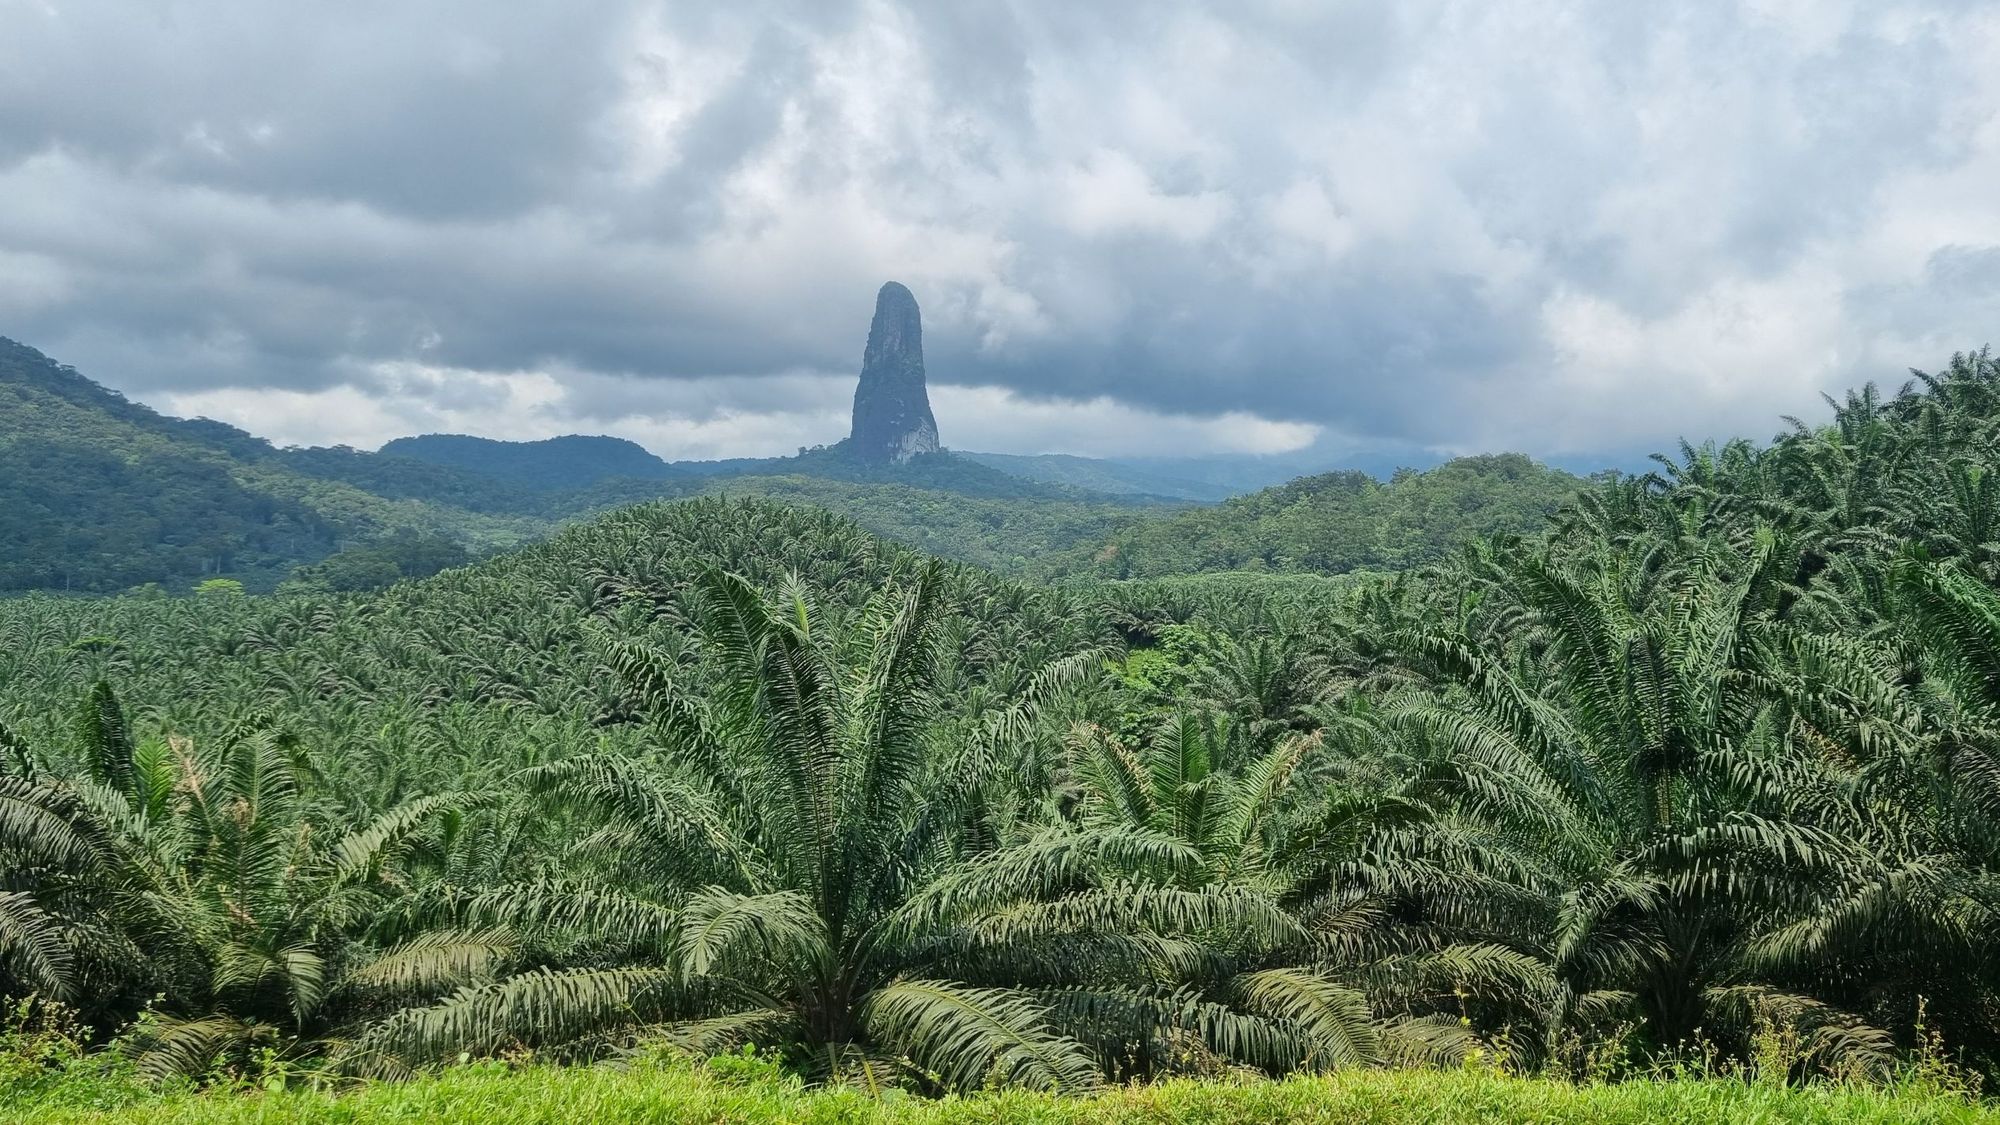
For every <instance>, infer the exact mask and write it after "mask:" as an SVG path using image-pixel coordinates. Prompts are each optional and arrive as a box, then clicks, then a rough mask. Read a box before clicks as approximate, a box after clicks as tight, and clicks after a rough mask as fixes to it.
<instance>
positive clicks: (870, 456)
mask: <svg viewBox="0 0 2000 1125" xmlns="http://www.w3.org/2000/svg"><path fill="white" fill-rule="evenodd" d="M847 444H848V447H849V448H850V449H851V450H853V452H854V453H856V454H857V455H859V456H860V457H862V458H863V459H865V460H869V461H892V462H902V461H907V460H909V459H910V458H911V457H913V456H915V455H916V454H919V453H936V452H937V450H938V432H937V419H936V418H933V417H932V416H931V398H930V394H929V392H927V391H926V390H925V389H924V326H923V321H922V318H921V317H920V316H919V315H918V313H917V299H916V297H914V296H912V295H911V293H910V291H909V290H908V289H907V288H905V287H904V286H902V285H899V284H897V283H896V282H893V281H891V282H889V283H888V284H887V285H884V286H883V287H882V291H881V292H879V293H877V294H876V295H875V320H874V323H872V324H870V325H869V326H868V350H867V351H866V352H864V353H862V356H861V384H860V385H859V386H857V387H855V388H854V429H853V430H852V432H850V433H849V434H848V438H847Z"/></svg>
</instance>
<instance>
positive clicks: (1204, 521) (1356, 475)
mask: <svg viewBox="0 0 2000 1125" xmlns="http://www.w3.org/2000/svg"><path fill="white" fill-rule="evenodd" d="M1583 484H1584V481H1583V480H1582V479H1581V478H1579V477H1575V476H1572V475H1570V474H1569V473H1565V472H1562V471H1561V470H1558V469H1551V468H1548V467H1546V466H1544V465H1539V464H1537V463H1535V462H1534V461H1531V460H1529V459H1528V458H1526V457H1524V456H1521V455H1520V454H1518V453H1508V454H1498V455H1492V456H1483V457H1462V458H1459V459H1458V460H1455V461H1449V462H1447V463H1445V464H1443V465H1440V466H1438V467H1437V468H1435V469H1431V470H1428V471H1425V472H1414V471H1407V470H1406V471H1403V472H1399V473H1397V474H1396V475H1395V477H1393V478H1392V479H1390V480H1388V481H1379V480H1376V479H1375V478H1374V477H1371V476H1369V475H1368V474H1366V473H1361V472H1343V473H1326V474H1324V475H1321V476H1314V477H1301V478H1299V479H1298V480H1295V481H1293V482H1291V483H1290V484H1285V485H1280V486H1279V487H1277V488H1267V489H1265V490H1264V491H1262V492H1257V493H1252V494H1251V495H1248V496H1241V497H1237V498H1235V499H1232V500H1227V501H1224V502H1223V503H1221V504H1218V505H1215V506H1214V507H1206V508H1196V509H1193V510H1190V511H1186V512H1182V513H1180V514H1178V515H1175V516H1173V517H1170V518H1163V519H1151V520H1143V521H1132V522H1129V523H1127V524H1126V525H1125V526H1124V527H1122V528H1119V529H1118V530H1116V531H1114V532H1113V533H1112V534H1111V535H1109V536H1106V537H1104V538H1103V539H1101V540H1099V541H1095V542H1092V543H1090V544H1088V545H1087V546H1086V547H1085V548H1084V549H1083V550H1082V551H1080V552H1078V553H1075V554H1073V555H1072V556H1071V557H1069V558H1066V559H1064V560H1063V561H1062V562H1061V563H1058V564H1056V569H1058V570H1064V571H1075V572H1082V573H1089V574H1094V575H1098V576H1101V577H1109V578H1146V577H1156V576H1160V575H1166V574H1192V573H1200V572H1205V571H1217V570H1270V571H1300V572H1311V573H1319V574H1341V573H1345V572H1347V571H1350V570H1358V569H1366V568H1378V569H1401V568H1404V567H1409V566H1415V565H1418V564H1420V563H1425V562H1431V561H1435V560H1436V559H1439V558H1441V557H1443V556H1444V554H1445V553H1446V552H1447V551H1449V550H1451V549H1452V548H1453V547H1455V546H1457V545H1459V544H1461V543H1464V542H1466V541H1467V540H1470V539H1474V538H1478V537H1480V536H1485V535H1492V534H1496V533H1501V532H1524V531H1527V530H1529V529H1531V528H1534V527H1536V526H1537V525H1539V524H1540V523H1541V521H1542V520H1543V519H1545V518H1546V517H1547V516H1548V515H1549V514H1550V513H1552V512H1554V511H1555V510H1556V508H1557V507H1558V506H1559V505H1561V504H1563V503H1565V502H1567V501H1569V500H1570V499H1572V498H1573V497H1574V496H1575V495H1576V493H1577V490H1578V489H1579V488H1580V487H1582V485H1583Z"/></svg>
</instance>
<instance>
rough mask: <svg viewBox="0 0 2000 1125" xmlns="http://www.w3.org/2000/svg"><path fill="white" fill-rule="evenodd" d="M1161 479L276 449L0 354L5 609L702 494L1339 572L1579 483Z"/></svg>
mask: <svg viewBox="0 0 2000 1125" xmlns="http://www.w3.org/2000/svg"><path fill="white" fill-rule="evenodd" d="M1165 464H1172V462H1162V463H1160V465H1155V464H1141V465H1135V464H1132V463H1130V462H1119V461H1099V460H1093V459H1091V458H1084V457H1068V456H1061V455H1048V456H1040V457H1018V456H1010V455H1002V454H959V453H953V452H950V451H945V450H940V451H938V452H934V453H914V454H912V455H911V456H910V457H908V458H907V459H906V460H903V461H901V462H898V461H895V460H893V459H871V458H868V457H863V456H858V455H856V452H855V451H854V450H853V449H852V448H850V447H849V446H848V443H845V442H843V443H841V444H839V445H835V446H831V447H823V448H818V449H810V450H805V451H803V452H801V453H800V454H799V455H798V456H795V457H774V458H739V459H734V460H729V461H715V462H689V461H675V462H669V461H667V460H665V459H663V458H660V457H658V456H656V455H654V454H653V453H651V452H649V451H647V450H646V449H644V448H642V447H640V446H638V445H637V444H635V443H632V442H629V441H625V440H623V439H619V438H611V437H590V436H583V435H571V436H567V437H561V438H552V439H548V440H544V441H536V442H506V441H497V440H493V439H488V438H478V437H469V436H465V435H449V434H443V435H441V434H428V435H423V436H420V437H412V438H403V439H398V440H396V441H393V442H390V443H389V444H388V445H386V446H385V447H384V448H383V449H382V450H381V451H378V452H366V451H362V450H356V449H350V448H347V447H342V446H336V447H332V448H306V449H300V448H279V447H275V446H273V445H272V444H271V443H270V442H268V441H266V440H264V439H262V438H258V437H255V436H253V435H251V434H248V433H246V432H244V431H243V430H240V429H238V428H236V427H234V426H230V425H227V424H224V423H221V422H215V421H210V420H206V419H193V420H187V419H177V418H170V417H166V416H164V415H162V414H160V413H158V412H157V411H154V410H152V409H151V408H149V407H146V406H143V405H141V404H138V403H135V402H131V401H129V400H127V399H126V398H125V397H124V396H122V395H120V394H118V393H117V392H115V391H111V390H108V389H106V388H104V387H102V386H100V385H98V384H96V383H94V382H92V381H91V380H89V379H88V378H85V377H84V376H83V375H82V374H80V373H78V372H77V371H75V370H74V369H72V368H69V367H66V366H64V365H62V364H59V363H57V362H56V361H54V360H52V359H50V358H49V357H47V356H45V355H43V354H42V353H40V352H38V351H36V350H35V349H33V348H30V347H27V346H25V345H22V344H17V343H14V342H13V341H9V340H4V339H0V544H4V545H5V547H6V548H7V549H6V550H5V551H0V594H4V593H9V592H21V591H32V590H55V591H70V592H78V593H86V592H98V593H104V592H117V591H121V590H127V589H132V588H136V587H143V586H146V585H149V584H158V585H161V586H163V587H165V588H167V589H169V590H175V591H185V590H187V589H189V588H190V587H191V586H192V585H193V584H194V583H196V582H198V581H201V580H203V579H208V578H228V579H235V580H239V581H241V582H242V583H243V584H244V585H245V586H246V587H248V588H249V589H251V590H253V591H256V590H269V589H272V588H274V587H278V586H280V585H281V584H283V583H288V582H289V583H291V584H293V585H294V586H295V587H298V588H302V589H319V590H333V591H339V590H353V589H365V588H370V587H371V586H376V585H381V584H383V583H385V582H392V581H396V580H398V579H401V578H411V577H420V576H422V575H424V574H428V573H432V572H434V571H435V570H436V569H437V568H439V567H442V566H451V565H457V563H458V562H461V561H463V560H465V559H467V558H472V557H477V556H480V555H483V554H488V553H492V552H494V551H499V550H505V549H509V548H512V547H515V546H519V545H522V544H525V543H527V542H529V541H531V540H534V539H538V538H541V537H544V536H546V535H548V534H549V533H550V532H552V531H554V530H555V529H557V528H559V527H561V526H563V525H564V524H566V523H569V522H571V521H574V520H578V519H582V518H587V517H590V516H592V515H595V514H596V513H599V512H602V511H605V510H606V509H609V508H613V507H620V506H624V505H629V504H634V503H638V502H641V501H647V500H656V499H674V498H682V497H694V496H701V495H712V494H717V493H722V494H728V495H732V496H749V495H754V496H767V497H772V498H775V499H780V500H783V501H785V502H787V503H794V504H802V505H809V506H813V507H818V508H823V509H827V510H829V511H833V512H836V513H839V514H841V515H844V516H847V517H849V518H851V519H853V520H854V521H855V522H856V523H857V524H859V525H861V526H862V527H865V528H867V529H868V530H870V531H873V532H875V533H876V534H879V535H882V536H884V537H886V538H889V539H893V540H897V541H899V542H902V543H905V544H908V545H910V546H913V547H917V548H919V549H922V550H925V551H929V552H931V553H933V554H937V555H942V556H946V557H950V558H955V559H959V560H963V561H966V562H971V563H975V564H977V565H981V566H986V567H989V568H992V569H995V570H998V571H1001V572H1003V573H1008V574H1013V575H1018V576H1022V577H1030V578H1049V577H1060V576H1065V575H1095V576H1100V577H1127V576H1130V577H1138V576H1146V575H1157V574H1172V573H1189V572H1198V571H1206V570H1216V569H1233V568H1249V569H1264V570H1299V571H1312V572H1317V573H1341V572H1343V571H1345V570H1350V569H1354V568H1357V567H1375V566H1400V565H1408V564H1409V563H1411V562H1416V561H1421V560H1423V559H1426V558H1431V557H1435V556H1436V554H1437V553H1438V552H1439V551H1441V550H1443V549H1445V548H1446V547H1448V546H1449V545H1451V544H1453V543H1456V542H1458V541H1460V540H1462V539H1463V538H1464V537H1465V536H1467V535H1469V534H1477V533H1483V532H1485V531H1489V530H1527V528H1528V527H1529V526H1531V525H1533V524H1534V523H1535V522H1537V521H1539V519H1540V518H1541V515H1542V513H1544V512H1546V511H1547V510H1548V509H1549V508H1550V507H1551V506H1553V505H1554V504H1555V503H1557V502H1559V500H1560V499H1561V498H1562V497H1563V496H1565V495H1567V494H1568V493H1569V492H1570V491H1571V490H1573V488H1574V487H1575V486H1576V485H1577V484H1579V483H1580V481H1579V480H1578V478H1575V477H1570V476H1568V475H1567V474H1563V473H1559V472H1556V471H1554V470H1550V469H1548V468H1546V467H1544V466H1541V465H1538V464H1536V463H1535V462H1532V461H1529V460H1528V459H1527V458H1525V457H1521V456H1520V455H1518V454H1515V455H1507V456H1504V457H1499V458H1473V459H1467V460H1462V461H1459V462H1453V463H1451V464H1448V465H1446V466H1443V467H1440V468H1438V469H1435V470H1431V471H1430V472H1421V473H1420V472H1410V473H1400V474H1398V475H1397V476H1396V477H1395V479H1393V480H1391V481H1388V482H1384V481H1381V480H1378V479H1376V478H1374V477H1372V476H1370V475H1368V474H1367V473H1362V472H1347V473H1335V474H1328V475H1325V476H1321V477H1308V478H1302V479H1300V480H1298V481H1295V482H1293V483H1292V484H1291V485H1287V486H1285V487H1284V488H1274V489H1269V490H1266V491H1264V492H1260V493H1256V494H1254V495H1250V496H1245V497H1241V498H1239V499H1234V500H1231V501H1229V502H1227V503H1225V504H1222V505H1219V506H1214V507H1198V506H1193V502H1195V501H1200V500H1204V499H1212V498H1214V496H1215V494H1216V490H1217V489H1218V488H1219V487H1220V486H1217V485H1215V484H1213V483H1204V482H1203V480H1201V479H1200V478H1199V477H1195V476H1187V477H1181V476H1175V475H1173V474H1171V473H1168V472H1164V471H1162V470H1161V465H1165ZM1273 464H1275V463H1274V462H1253V463H1250V464H1249V465H1248V471H1270V469H1271V467H1272V465H1273ZM1196 467H1197V468H1198V469H1199V468H1202V466H1196ZM1229 471H1235V469H1233V468H1232V469H1230V470H1229Z"/></svg>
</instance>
